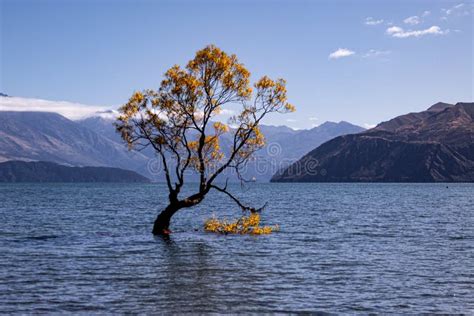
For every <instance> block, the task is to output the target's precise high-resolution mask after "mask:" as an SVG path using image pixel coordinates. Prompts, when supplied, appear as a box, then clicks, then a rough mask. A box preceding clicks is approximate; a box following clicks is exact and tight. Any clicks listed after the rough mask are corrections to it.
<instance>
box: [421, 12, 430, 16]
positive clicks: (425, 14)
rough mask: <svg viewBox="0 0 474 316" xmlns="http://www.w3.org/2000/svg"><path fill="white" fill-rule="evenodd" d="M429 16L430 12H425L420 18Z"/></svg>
mask: <svg viewBox="0 0 474 316" xmlns="http://www.w3.org/2000/svg"><path fill="white" fill-rule="evenodd" d="M430 14H431V11H425V12H423V13H422V14H421V16H422V17H425V16H428V15H430Z"/></svg>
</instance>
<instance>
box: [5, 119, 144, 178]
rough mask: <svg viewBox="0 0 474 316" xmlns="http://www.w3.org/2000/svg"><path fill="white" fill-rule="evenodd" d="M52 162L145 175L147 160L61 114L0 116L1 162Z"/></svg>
mask: <svg viewBox="0 0 474 316" xmlns="http://www.w3.org/2000/svg"><path fill="white" fill-rule="evenodd" d="M6 160H23V161H52V162H56V163H59V164H65V165H72V166H107V167H118V168H126V169H132V170H137V171H141V172H142V173H145V168H146V163H147V158H146V157H145V156H144V155H142V154H141V153H137V152H129V151H128V150H127V148H126V146H125V145H123V144H119V143H116V142H113V141H112V140H110V139H108V138H106V137H103V136H101V135H99V134H97V133H95V132H94V131H92V130H90V129H88V128H85V127H83V126H81V125H79V124H77V123H76V122H73V121H71V120H69V119H67V118H65V117H63V116H61V115H59V114H56V113H48V112H0V161H6Z"/></svg>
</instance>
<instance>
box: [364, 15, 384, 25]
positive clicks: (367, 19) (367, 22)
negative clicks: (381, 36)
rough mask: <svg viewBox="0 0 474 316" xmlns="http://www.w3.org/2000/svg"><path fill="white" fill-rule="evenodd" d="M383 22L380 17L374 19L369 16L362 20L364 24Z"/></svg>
mask: <svg viewBox="0 0 474 316" xmlns="http://www.w3.org/2000/svg"><path fill="white" fill-rule="evenodd" d="M382 23H383V20H382V19H380V20H377V19H374V18H373V17H371V16H369V17H368V18H366V19H365V21H364V24H365V25H379V24H382Z"/></svg>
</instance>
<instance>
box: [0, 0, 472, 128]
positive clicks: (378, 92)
mask: <svg viewBox="0 0 474 316" xmlns="http://www.w3.org/2000/svg"><path fill="white" fill-rule="evenodd" d="M0 2H1V7H0V8H1V38H0V39H1V42H0V44H1V56H0V58H1V65H0V71H1V78H0V92H4V93H7V94H9V95H13V96H18V97H25V98H39V99H46V100H55V101H69V102H74V103H79V104H86V105H95V106H105V107H116V106H118V105H120V104H122V103H124V102H125V101H126V100H127V99H128V97H129V95H130V94H131V93H132V92H133V91H134V90H141V89H145V88H156V87H158V84H159V82H160V81H161V76H162V74H163V73H164V72H165V71H166V69H167V68H169V67H171V66H172V65H173V64H184V63H185V62H186V61H187V60H189V59H191V58H192V57H193V55H194V53H195V51H196V50H198V49H201V48H203V47H204V46H205V45H207V44H211V43H212V44H215V45H217V46H219V47H221V48H222V49H224V50H225V51H227V52H229V53H236V54H237V56H238V57H239V58H240V60H241V61H242V62H243V63H244V64H245V65H246V66H247V67H248V69H249V70H250V71H251V72H252V79H253V80H256V79H258V77H260V76H262V75H264V74H267V75H269V76H272V77H283V78H285V79H287V81H288V90H289V97H290V101H291V102H292V103H294V104H295V105H296V106H297V112H296V113H294V114H289V115H279V116H272V117H270V118H269V119H268V120H267V121H266V123H269V124H277V125H280V124H285V125H289V126H291V127H294V128H308V127H311V126H312V125H317V124H321V123H322V122H324V121H326V120H331V121H340V120H346V121H350V122H353V123H356V124H359V125H371V124H375V123H378V122H380V121H383V120H387V119H389V118H391V117H393V116H395V115H399V114H403V113H406V112H413V111H421V110H423V109H425V108H426V107H428V106H429V105H430V104H433V103H435V102H437V101H445V102H457V101H472V99H473V98H472V96H473V2H472V1H421V0H420V1H364V0H362V1H337V0H336V1H298V0H292V1H291V0H288V1H263V0H262V1H223V0H220V1H199V0H196V1H140V0H138V1H131V0H130V1H105V0H102V1H101V0H96V1H86V0H83V1H73V0H70V1H66V0H63V1H57V0H56V1H43V0H34V1H23V0H15V1H10V0H0ZM331 54H333V55H331ZM330 56H332V57H334V58H331V57H330ZM335 57H338V58H335Z"/></svg>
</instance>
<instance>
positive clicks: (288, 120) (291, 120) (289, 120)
mask: <svg viewBox="0 0 474 316" xmlns="http://www.w3.org/2000/svg"><path fill="white" fill-rule="evenodd" d="M286 121H287V122H288V123H295V122H297V120H295V119H286Z"/></svg>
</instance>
